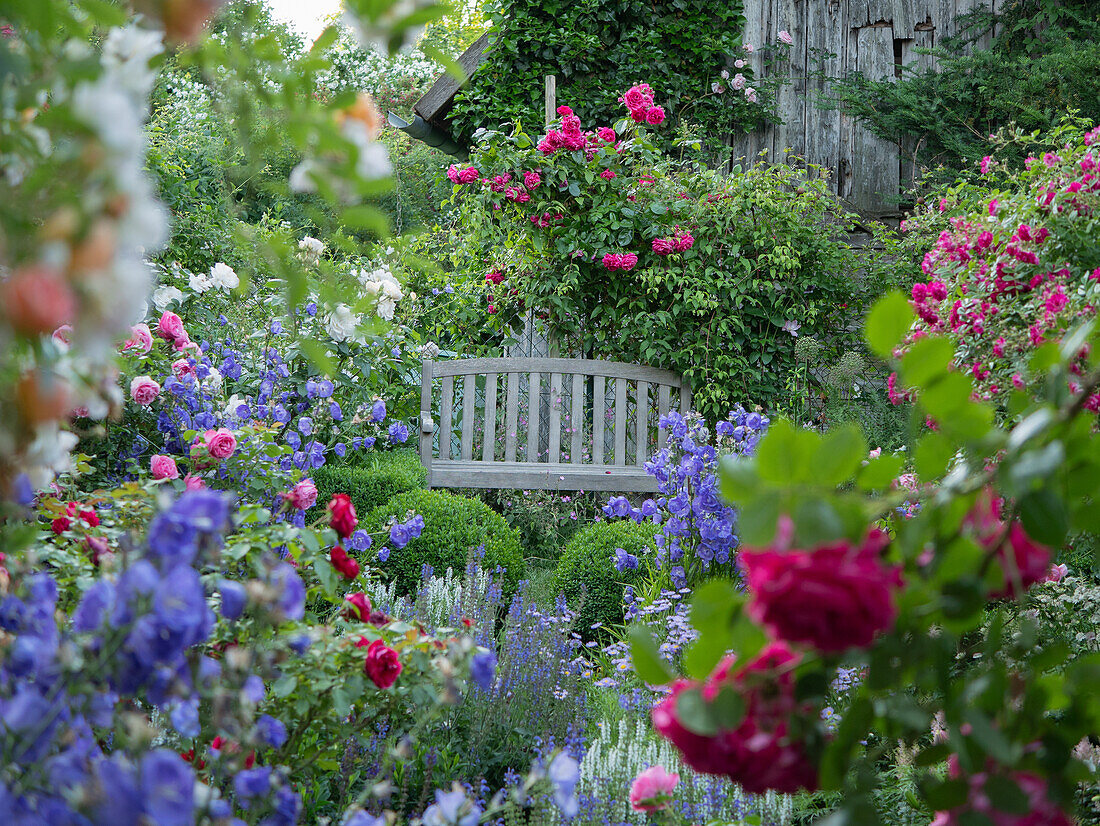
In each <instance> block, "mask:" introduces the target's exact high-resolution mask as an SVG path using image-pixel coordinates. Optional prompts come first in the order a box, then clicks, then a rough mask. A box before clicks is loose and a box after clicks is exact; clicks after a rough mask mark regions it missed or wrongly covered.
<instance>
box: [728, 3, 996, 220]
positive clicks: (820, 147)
mask: <svg viewBox="0 0 1100 826" xmlns="http://www.w3.org/2000/svg"><path fill="white" fill-rule="evenodd" d="M744 2H745V16H746V18H747V24H746V27H745V42H746V43H752V44H754V45H756V46H759V45H761V44H765V43H775V42H776V38H777V35H778V33H779V32H780V31H782V30H786V31H788V32H790V34H791V36H792V37H793V38H794V45H793V46H792V47H791V52H790V55H791V65H790V67H789V71H790V75H791V79H792V82H791V83H790V84H789V85H787V86H785V87H784V89H783V91H782V92H781V94H780V96H779V101H778V104H779V113H780V116H781V118H782V120H783V123H781V124H778V125H772V126H769V127H768V128H766V129H764V130H761V131H759V132H755V133H752V134H749V135H738V136H734V138H733V141H732V143H733V148H734V157H735V158H745V159H749V160H752V159H754V158H755V156H756V155H757V154H758V153H759V152H761V151H764V150H767V152H768V158H769V160H771V161H773V162H779V161H782V160H783V159H784V157H785V152H786V151H787V150H788V149H789V150H790V151H791V152H793V153H794V154H796V155H799V156H801V157H803V158H805V159H806V161H807V162H809V163H812V164H817V165H819V166H822V167H824V168H826V169H828V170H830V173H831V176H832V183H833V186H834V189H835V191H836V193H837V195H839V196H840V198H841V199H842V200H843V201H844V202H845V203H846V204H847V205H848V206H850V207H851V208H853V209H855V210H856V211H858V212H860V213H862V214H864V215H867V216H870V217H887V216H893V215H896V214H898V193H899V192H900V190H901V188H902V185H903V184H904V183H907V182H909V181H911V180H912V179H913V177H914V174H915V171H914V167H913V164H912V163H911V161H910V160H908V159H907V158H911V156H912V151H913V147H912V146H907V147H899V146H898V145H897V144H894V143H890V142H888V141H884V140H881V139H879V138H877V137H875V136H874V135H872V134H871V133H870V132H868V131H867V130H866V129H863V128H862V127H861V126H859V125H857V124H856V123H854V122H853V120H852V118H851V117H849V116H848V115H846V114H844V113H843V112H841V111H839V110H837V109H833V110H825V109H822V108H820V106H819V102H820V99H821V98H822V97H828V96H829V91H830V90H829V88H828V81H826V80H823V79H822V77H821V76H822V75H823V76H824V77H826V78H828V77H844V76H845V75H847V74H848V73H850V72H857V71H858V72H862V73H863V74H864V75H866V76H867V77H868V78H871V79H873V80H881V79H886V78H891V79H896V78H897V77H900V76H901V73H902V66H907V65H915V66H917V67H922V68H923V67H929V68H935V59H934V58H933V57H932V56H930V55H921V54H917V53H916V50H917V49H918V48H934V47H936V45H937V44H938V43H939V42H940V41H941V40H942V39H943V38H944V37H946V36H948V35H951V34H954V33H955V28H954V27H955V18H956V17H957V16H958V15H959V14H963V13H966V12H971V11H976V10H979V9H984V10H989V11H996V10H997V7H999V6H1000V5H1003V4H1004V3H1005V2H1007V0H744ZM975 45H976V47H977V48H981V47H982V46H983V45H985V44H983V43H981V42H978V43H977V44H975ZM822 54H831V55H832V57H826V58H825V59H824V60H820V59H816V56H819V55H822ZM753 65H754V68H755V70H756V71H757V73H760V72H761V71H762V68H761V67H762V61H761V58H760V57H759V56H755V57H754V58H753ZM819 69H820V70H823V71H821V72H820V74H819V75H816V76H815V74H814V72H815V71H816V70H819ZM903 150H904V151H903Z"/></svg>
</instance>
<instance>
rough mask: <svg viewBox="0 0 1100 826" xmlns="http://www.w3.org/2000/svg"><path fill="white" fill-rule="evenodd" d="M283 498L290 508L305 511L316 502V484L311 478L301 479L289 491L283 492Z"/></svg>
mask: <svg viewBox="0 0 1100 826" xmlns="http://www.w3.org/2000/svg"><path fill="white" fill-rule="evenodd" d="M283 498H284V499H285V500H286V502H287V504H288V505H290V506H291V507H292V508H297V509H298V510H300V511H306V510H309V509H310V508H312V507H313V506H314V505H316V504H317V486H316V485H315V484H313V480H312V479H303V480H302V481H300V482H299V483H298V484H296V485H295V486H294V487H293V488H291V489H290V492H289V493H284V494H283Z"/></svg>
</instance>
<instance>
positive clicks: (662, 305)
mask: <svg viewBox="0 0 1100 826" xmlns="http://www.w3.org/2000/svg"><path fill="white" fill-rule="evenodd" d="M616 131H617V132H618V134H619V137H620V139H621V140H622V148H621V151H615V150H614V149H613V148H612V147H611V146H610V145H607V146H603V147H601V148H600V149H598V150H597V151H596V152H595V153H594V154H593V155H592V157H591V158H587V157H586V155H585V153H581V152H579V151H578V152H567V151H558V152H554V153H553V154H549V155H546V154H543V153H542V152H540V151H538V150H537V149H536V148H535V146H534V141H533V139H532V138H531V137H530V136H529V135H527V134H526V133H525V132H523V131H520V130H518V129H517V130H515V131H514V132H512V133H511V134H510V135H504V134H502V133H497V132H486V133H482V139H481V142H480V143H479V145H478V147H477V151H476V152H475V154H474V155H473V156H472V158H471V163H472V164H473V165H474V166H476V167H477V168H478V170H479V171H480V172H481V174H482V175H483V176H487V177H493V176H498V175H505V174H510V175H511V176H512V180H514V181H520V180H522V178H523V174H524V172H525V171H533V170H541V175H542V180H543V182H542V184H541V185H540V186H538V187H536V188H534V189H533V190H532V191H531V192H530V195H531V199H530V201H529V202H526V203H521V202H518V201H515V200H510V199H508V198H506V197H504V195H502V194H500V193H497V192H494V191H492V189H491V188H489V187H473V186H464V187H463V186H459V187H456V198H458V199H460V202H461V213H462V219H463V230H464V237H463V239H462V241H463V244H464V252H465V253H466V255H467V257H468V260H469V262H470V263H469V264H468V267H469V269H470V271H471V272H472V273H481V274H484V273H488V272H489V271H491V270H494V269H495V270H497V271H498V272H500V273H501V274H503V275H504V277H505V280H504V282H503V283H502V284H500V285H489V286H488V288H487V289H488V291H489V292H490V294H491V296H492V302H493V304H494V307H495V309H496V310H497V312H496V315H495V316H493V319H494V320H495V321H494V322H493V323H495V325H496V326H497V327H498V329H500V330H501V331H502V333H503V332H504V331H506V330H507V328H508V326H509V325H511V324H514V323H515V322H516V319H517V318H518V317H519V315H520V313H521V312H522V311H523V310H524V309H525V308H528V307H534V308H537V309H538V310H539V311H540V312H542V313H544V314H545V315H546V316H547V319H548V323H549V324H550V326H551V328H552V329H553V330H554V331H555V334H556V335H557V336H558V337H559V340H560V341H561V342H562V344H563V346H565V347H567V348H568V349H569V350H571V351H572V352H576V353H585V354H587V355H589V356H592V357H599V358H611V359H618V360H622V361H628V362H636V363H641V364H650V365H654V366H660V367H666V368H669V369H672V370H675V371H677V372H679V373H681V374H683V375H684V376H686V377H687V378H688V380H689V381H690V382H691V386H692V388H693V392H694V396H693V404H694V406H695V409H696V410H698V411H699V412H701V413H702V414H703V415H704V416H705V417H707V418H710V419H712V420H714V419H718V418H722V417H724V416H725V415H726V413H728V412H729V410H730V409H731V408H732V406H733V405H734V404H735V403H737V402H741V401H745V400H752V401H753V402H755V403H759V404H762V405H764V406H765V407H774V406H775V404H776V402H777V401H779V400H780V399H781V398H782V397H783V396H784V394H785V391H784V384H785V380H786V378H787V376H788V375H789V373H790V372H791V371H792V370H793V368H794V365H795V354H794V348H795V343H796V338H795V335H794V333H795V332H796V331H798V330H799V329H800V330H801V333H802V334H809V335H814V336H816V337H817V338H818V339H820V340H821V341H822V342H825V343H827V345H828V347H829V349H830V351H831V352H832V351H835V350H836V348H838V347H839V346H840V345H841V344H842V342H843V340H844V339H845V338H846V337H847V335H848V331H847V327H848V319H850V317H851V316H852V314H854V313H859V312H860V307H859V302H860V300H861V297H862V296H861V294H860V293H859V292H857V291H855V290H853V287H852V278H851V276H850V274H849V266H850V264H851V261H852V252H851V249H850V248H849V246H848V244H847V239H846V237H845V236H844V229H845V228H846V226H847V225H848V223H849V220H850V217H851V216H849V215H848V214H847V213H845V212H844V211H843V210H842V209H841V208H840V207H839V206H838V205H837V202H836V199H835V197H834V196H833V195H832V193H831V192H830V191H829V188H828V185H827V182H826V180H825V179H824V177H823V176H822V175H820V174H818V173H819V170H817V169H814V168H810V169H808V170H805V171H799V170H794V169H792V168H791V167H788V166H785V165H778V166H768V165H765V164H760V165H757V166H754V167H750V168H749V169H740V168H737V169H735V170H734V172H733V174H732V175H729V176H726V175H719V174H717V173H714V172H712V171H710V170H707V169H705V168H703V167H699V166H680V165H677V164H673V163H671V162H669V161H668V160H667V159H665V158H663V157H662V156H661V155H660V154H659V153H658V152H657V151H656V147H655V146H654V144H653V142H652V130H651V129H649V128H636V127H634V126H633V125H632V124H630V123H629V121H627V120H623V121H620V122H619V123H617V124H616ZM604 170H608V171H610V172H611V173H614V175H613V177H610V178H607V177H601V174H602V173H603V172H604ZM544 215H550V216H555V215H557V216H560V220H554V221H551V222H550V224H549V226H546V225H544V226H539V225H538V223H536V222H533V221H532V219H538V218H539V217H540V216H544ZM687 228H691V234H692V236H693V237H694V242H693V244H692V245H691V246H690V248H688V249H686V250H681V251H678V252H672V253H670V254H667V255H660V254H658V253H657V252H655V251H654V250H653V249H652V244H653V242H654V241H655V240H656V239H660V238H668V237H672V236H674V235H677V234H679V233H681V232H685V231H686V230H687ZM623 253H633V254H635V255H637V257H638V261H637V265H636V266H635V267H634V268H632V269H630V270H629V271H623V270H615V271H609V270H608V269H607V268H606V267H605V266H604V264H603V259H604V256H605V255H607V254H616V255H618V254H623ZM513 291H514V293H515V294H514V295H512V292H513Z"/></svg>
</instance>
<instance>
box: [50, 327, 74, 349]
mask: <svg viewBox="0 0 1100 826" xmlns="http://www.w3.org/2000/svg"><path fill="white" fill-rule="evenodd" d="M53 340H54V341H56V342H58V343H59V344H64V345H66V346H68V345H69V344H71V343H72V340H73V325H71V324H62V325H61V326H60V327H58V328H57V329H56V330H54V331H53Z"/></svg>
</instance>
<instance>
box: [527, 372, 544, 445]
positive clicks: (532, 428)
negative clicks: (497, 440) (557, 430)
mask: <svg viewBox="0 0 1100 826" xmlns="http://www.w3.org/2000/svg"><path fill="white" fill-rule="evenodd" d="M541 407H542V376H541V375H540V374H539V373H532V374H531V379H530V384H529V385H528V387H527V461H528V462H537V461H538V460H539V414H540V408H541Z"/></svg>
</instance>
